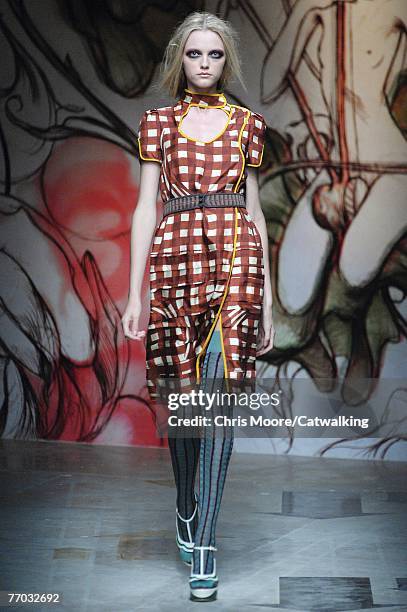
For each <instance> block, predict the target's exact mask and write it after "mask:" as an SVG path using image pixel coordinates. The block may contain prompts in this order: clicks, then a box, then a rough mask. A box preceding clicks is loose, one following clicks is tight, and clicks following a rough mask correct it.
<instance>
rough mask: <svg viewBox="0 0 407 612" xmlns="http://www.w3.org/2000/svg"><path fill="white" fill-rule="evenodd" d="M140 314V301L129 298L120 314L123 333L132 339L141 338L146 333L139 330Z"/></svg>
mask: <svg viewBox="0 0 407 612" xmlns="http://www.w3.org/2000/svg"><path fill="white" fill-rule="evenodd" d="M140 314H141V301H140V300H130V301H129V302H128V304H127V306H126V310H125V311H124V314H123V316H122V325H123V330H124V335H125V336H127V337H128V338H132V339H133V340H142V339H143V338H144V336H145V335H146V332H145V331H144V330H139V319H140Z"/></svg>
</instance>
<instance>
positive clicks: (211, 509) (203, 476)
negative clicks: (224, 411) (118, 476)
mask: <svg viewBox="0 0 407 612" xmlns="http://www.w3.org/2000/svg"><path fill="white" fill-rule="evenodd" d="M223 376H224V368H223V359H222V354H221V346H220V334H219V332H218V331H217V330H215V331H214V332H213V334H212V338H211V341H210V343H209V346H208V347H207V350H206V354H205V359H204V362H203V369H202V384H201V388H202V389H204V390H205V391H206V392H211V389H210V388H209V387H210V381H208V382H206V379H219V378H223ZM205 412H206V415H207V416H212V419H213V418H214V417H215V415H216V414H220V411H219V410H218V411H217V412H216V413H213V412H212V413H211V411H205ZM216 429H217V432H218V433H217V435H216V436H215V435H214V433H215V432H214V430H215V427H213V428H211V427H204V428H203V431H202V437H201V438H177V437H169V438H168V443H169V448H170V453H171V461H172V466H173V470H174V477H175V484H176V488H177V506H178V511H179V513H180V515H181V516H182V517H183V518H189V517H190V516H191V515H192V513H193V511H194V508H195V498H194V487H195V476H196V468H197V465H198V460H199V466H200V469H199V517H198V513H197V514H196V515H195V519H194V521H193V522H192V523H191V525H190V526H191V531H192V534H195V544H196V546H208V545H211V546H216V540H215V530H216V522H217V518H218V514H219V510H220V504H221V500H222V494H223V489H224V485H225V479H226V473H227V468H228V465H229V460H230V457H231V454H232V448H233V440H234V436H233V427H232V426H228V425H225V426H223V427H222V428H220V427H217V428H216ZM220 429H221V431H222V435H219V430H220ZM178 527H179V530H180V534H181V537H182V538H183V539H185V540H188V535H187V529H186V524H185V523H183V522H182V521H178ZM203 561H204V566H203V567H202V568H201V567H200V566H199V562H200V554H199V551H195V552H194V570H195V571H196V572H204V573H211V572H212V570H213V551H208V550H204V556H203Z"/></svg>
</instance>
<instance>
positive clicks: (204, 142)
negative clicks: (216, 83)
mask: <svg viewBox="0 0 407 612" xmlns="http://www.w3.org/2000/svg"><path fill="white" fill-rule="evenodd" d="M211 95H213V94H211ZM191 106H200V105H199V104H197V103H196V102H191V103H190V104H188V108H187V109H186V111H185V113H183V114H182V115H181V117H180V120H179V122H178V126H177V127H178V132H179V133H180V134H181V136H184V138H187V140H191V141H192V142H202V143H203V144H211V142H215V140H218V138H220V137H221V136H222V135H223V134H224V133H225V132H226V130H227V128H228V127H229V124H230V119H231V117H232V109H230V111H229V112H228V111H226V110H225V109H224V108H223V107H224V106H225V105H224V104H223V105H222V106H200V108H221V109H222V110H223V112H224V113H226V114H227V116H228V120H227V123H226V125H225V127H224V128H223V130H222V131H221V132H220V133H219V134H217V135H216V136H215V138H212V140H196V138H191V136H188V135H187V134H185V132H183V131H182V130H181V123H182V120H183V119H184V117H185V115H187V114H188V111H189V109H190V107H191Z"/></svg>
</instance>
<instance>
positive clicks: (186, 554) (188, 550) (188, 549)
mask: <svg viewBox="0 0 407 612" xmlns="http://www.w3.org/2000/svg"><path fill="white" fill-rule="evenodd" d="M194 496H195V510H194V511H193V513H192V516H191V517H190V518H189V519H184V518H182V516H181V515H180V513H179V512H178V508H177V509H176V517H175V526H176V528H177V536H176V542H177V546H178V548H179V554H180V557H181V559H182V561H183V562H184V563H186V565H192V551H193V550H194V540H193V537H192V533H191V526H190V522H191V521H192V520H193V518H194V517H195V514H196V512H197V510H198V496H197V494H196V493H195V492H194ZM178 519H180V520H181V521H183V522H184V523H186V524H187V532H188V538H189V539H188V541H186V540H183V539H182V538H181V535H180V532H179V528H178Z"/></svg>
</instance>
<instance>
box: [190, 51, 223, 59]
mask: <svg viewBox="0 0 407 612" xmlns="http://www.w3.org/2000/svg"><path fill="white" fill-rule="evenodd" d="M194 53H198V55H199V54H200V51H199V50H198V49H190V50H189V51H187V52H186V55H188V57H196V55H193V54H194ZM213 53H215V54H216V58H217V59H218V58H221V57H223V55H224V53H223V51H220V50H218V49H213V50H212V51H211V52H210V55H212V54H213Z"/></svg>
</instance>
